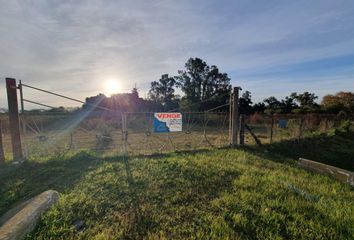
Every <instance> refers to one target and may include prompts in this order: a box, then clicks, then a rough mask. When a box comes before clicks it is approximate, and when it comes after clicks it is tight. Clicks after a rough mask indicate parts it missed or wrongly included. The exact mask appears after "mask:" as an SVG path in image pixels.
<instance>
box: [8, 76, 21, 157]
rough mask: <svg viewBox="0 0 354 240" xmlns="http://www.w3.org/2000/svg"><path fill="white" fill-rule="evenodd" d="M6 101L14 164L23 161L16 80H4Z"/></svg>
mask: <svg viewBox="0 0 354 240" xmlns="http://www.w3.org/2000/svg"><path fill="white" fill-rule="evenodd" d="M6 89H7V101H8V105H9V119H10V131H11V142H12V152H13V159H14V161H16V162H21V161H23V155H22V146H21V134H20V119H19V116H18V102H17V86H16V79H14V78H6Z"/></svg>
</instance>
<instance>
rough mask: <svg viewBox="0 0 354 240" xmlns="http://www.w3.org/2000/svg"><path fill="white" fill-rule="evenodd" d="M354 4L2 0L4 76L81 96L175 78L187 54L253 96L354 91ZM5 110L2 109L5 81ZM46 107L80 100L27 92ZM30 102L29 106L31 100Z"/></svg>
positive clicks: (0, 73)
mask: <svg viewBox="0 0 354 240" xmlns="http://www.w3.org/2000/svg"><path fill="white" fill-rule="evenodd" d="M353 23H354V1H351V0H348V1H341V0H336V1H333V0H331V1H326V0H321V1H308V0H306V1H302V0H298V1H284V0H281V1H280V0H279V1H256V0H255V1H248V0H247V1H246V0H241V1H238V0H234V1H211V0H208V1H206V0H203V1H202V0H194V1H191V0H179V1H172V0H171V1H169V0H159V1H147V0H140V1H135V0H130V1H129V0H127V1H119V0H114V1H113V0H112V1H79V0H76V1H42V0H38V1H5V0H4V1H2V2H1V8H0V36H1V37H0V56H1V57H0V78H1V79H4V78H5V77H14V78H17V79H22V80H23V82H24V83H27V84H30V85H35V86H38V87H41V88H44V89H48V90H52V91H56V92H59V93H61V94H66V95H69V96H72V97H75V98H79V99H84V98H85V97H86V96H90V95H96V94H97V93H99V92H103V93H105V91H106V90H105V87H104V83H105V81H107V80H109V79H116V80H117V81H118V82H119V85H120V91H128V90H130V89H131V88H132V87H133V86H134V84H135V83H136V84H137V87H138V89H139V91H140V93H141V95H142V96H146V93H147V91H148V88H149V86H150V82H151V81H154V80H157V79H159V77H160V76H161V75H162V74H164V73H169V74H170V75H175V74H177V70H178V69H182V68H183V66H184V63H185V62H186V60H187V59H188V58H189V57H200V58H202V59H204V60H205V61H206V62H207V63H208V64H210V65H211V64H215V65H217V66H218V67H219V68H220V69H221V70H222V71H223V72H227V73H228V74H229V76H230V77H231V79H232V84H233V85H237V86H241V87H242V88H243V90H249V91H251V92H252V95H253V100H254V101H255V102H256V101H261V100H263V99H264V98H265V97H268V96H271V95H273V96H276V97H279V98H282V97H284V96H286V95H288V94H290V93H291V92H295V91H296V92H303V91H311V92H315V93H316V94H317V95H319V96H320V97H322V96H323V95H325V94H328V93H331V94H333V93H336V92H338V91H354V24H353ZM0 87H1V95H0V107H6V105H7V102H6V97H5V96H6V95H5V83H4V81H3V84H1V86H0ZM25 97H26V98H29V99H32V100H36V101H41V102H44V103H47V104H50V105H54V106H59V105H65V106H74V105H75V104H74V103H71V102H66V101H63V100H61V99H57V98H53V97H48V96H46V95H41V94H37V93H35V92H32V91H29V90H26V91H25ZM26 107H28V108H31V107H33V106H31V105H27V106H26Z"/></svg>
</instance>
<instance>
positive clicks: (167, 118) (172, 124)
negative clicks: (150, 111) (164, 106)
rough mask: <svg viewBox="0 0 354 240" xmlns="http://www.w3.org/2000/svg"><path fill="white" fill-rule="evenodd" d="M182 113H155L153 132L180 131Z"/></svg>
mask: <svg viewBox="0 0 354 240" xmlns="http://www.w3.org/2000/svg"><path fill="white" fill-rule="evenodd" d="M181 131H182V114H181V113H155V114H154V132H156V133H165V132H181Z"/></svg>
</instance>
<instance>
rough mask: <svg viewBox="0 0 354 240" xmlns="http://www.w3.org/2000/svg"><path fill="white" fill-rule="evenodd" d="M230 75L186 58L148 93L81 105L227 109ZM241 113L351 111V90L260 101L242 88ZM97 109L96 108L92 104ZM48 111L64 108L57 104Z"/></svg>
mask: <svg viewBox="0 0 354 240" xmlns="http://www.w3.org/2000/svg"><path fill="white" fill-rule="evenodd" d="M231 89H232V87H231V83H230V78H229V76H228V75H227V73H223V72H221V71H220V70H219V68H218V67H217V66H216V65H210V66H209V65H208V64H207V63H206V62H205V61H203V60H202V59H200V58H190V59H188V61H187V62H186V63H185V65H184V69H181V70H178V72H177V75H176V76H170V75H169V74H163V75H162V76H161V78H160V79H158V80H156V81H153V82H151V86H150V90H149V92H148V97H147V98H146V99H144V98H141V97H140V96H139V93H138V90H137V88H133V89H132V91H131V92H130V93H119V94H113V95H111V96H109V97H107V96H105V95H104V94H98V95H96V96H92V97H87V98H86V100H85V104H84V105H83V106H82V108H83V109H91V108H92V106H98V107H102V108H108V109H111V110H114V111H123V112H129V111H130V112H141V111H146V112H147V111H206V110H209V109H212V108H215V107H218V106H222V105H225V106H224V107H222V108H220V109H218V110H219V111H228V106H227V104H228V102H229V99H230V93H231ZM239 104H240V105H239V106H240V112H241V113H242V114H253V113H256V112H257V113H267V114H273V113H334V114H338V113H341V114H354V93H352V92H339V93H337V94H335V95H326V96H324V97H323V99H322V101H321V102H318V96H317V95H316V94H315V93H311V92H307V91H305V92H303V93H296V92H293V93H291V94H289V95H288V96H286V97H285V98H284V99H277V98H276V97H274V96H270V97H268V98H266V99H264V100H263V101H262V102H258V103H253V101H252V94H251V92H249V91H244V92H243V94H242V95H241V97H240V99H239ZM96 109H98V108H96ZM50 111H52V112H53V111H62V112H65V111H67V109H65V108H63V107H60V108H57V109H52V110H50Z"/></svg>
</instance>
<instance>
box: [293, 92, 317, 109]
mask: <svg viewBox="0 0 354 240" xmlns="http://www.w3.org/2000/svg"><path fill="white" fill-rule="evenodd" d="M290 96H291V97H293V98H294V99H295V100H296V101H297V102H298V104H299V111H300V112H313V111H316V110H317V108H318V104H317V103H316V102H315V100H316V99H317V98H318V96H316V95H315V94H314V93H309V92H304V93H301V94H297V93H292V94H291V95H290Z"/></svg>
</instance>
